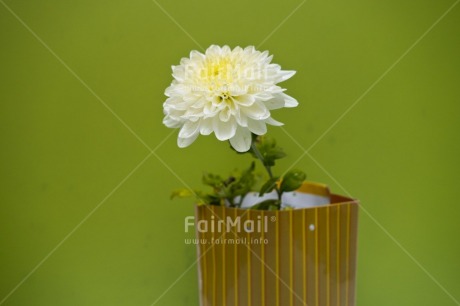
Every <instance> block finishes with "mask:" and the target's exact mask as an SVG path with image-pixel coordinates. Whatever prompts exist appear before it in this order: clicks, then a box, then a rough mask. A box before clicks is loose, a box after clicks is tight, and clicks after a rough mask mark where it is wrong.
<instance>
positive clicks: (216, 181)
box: [203, 173, 224, 188]
mask: <svg viewBox="0 0 460 306" xmlns="http://www.w3.org/2000/svg"><path fill="white" fill-rule="evenodd" d="M203 184H205V185H208V186H211V187H213V188H221V187H222V186H223V184H224V182H223V179H222V178H221V177H220V176H219V175H216V174H212V173H205V174H203Z"/></svg>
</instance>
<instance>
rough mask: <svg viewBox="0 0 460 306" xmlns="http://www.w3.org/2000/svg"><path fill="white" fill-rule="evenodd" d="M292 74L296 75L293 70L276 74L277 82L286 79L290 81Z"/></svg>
mask: <svg viewBox="0 0 460 306" xmlns="http://www.w3.org/2000/svg"><path fill="white" fill-rule="evenodd" d="M294 74H296V71H294V70H281V71H279V72H278V76H279V81H278V82H282V81H286V80H287V79H290V78H291V77H292V76H293V75H294Z"/></svg>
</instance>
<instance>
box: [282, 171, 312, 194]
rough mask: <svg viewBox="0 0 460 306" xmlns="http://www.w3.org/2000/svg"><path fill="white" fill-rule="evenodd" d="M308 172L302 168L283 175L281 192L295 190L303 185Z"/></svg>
mask: <svg viewBox="0 0 460 306" xmlns="http://www.w3.org/2000/svg"><path fill="white" fill-rule="evenodd" d="M306 177H307V176H306V174H305V173H304V172H303V171H301V170H295V169H293V170H290V171H289V172H288V173H286V175H285V176H284V177H283V180H282V181H281V186H280V190H281V192H286V191H294V190H296V189H298V188H299V187H300V186H302V183H303V181H304V180H305V178H306Z"/></svg>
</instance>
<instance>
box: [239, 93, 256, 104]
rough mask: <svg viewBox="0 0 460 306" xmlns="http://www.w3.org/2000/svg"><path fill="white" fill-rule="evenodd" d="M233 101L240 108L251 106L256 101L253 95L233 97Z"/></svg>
mask: <svg viewBox="0 0 460 306" xmlns="http://www.w3.org/2000/svg"><path fill="white" fill-rule="evenodd" d="M233 100H234V101H235V102H236V103H238V104H240V105H242V106H251V105H252V103H254V102H255V101H256V99H255V98H254V96H253V95H241V96H236V97H233Z"/></svg>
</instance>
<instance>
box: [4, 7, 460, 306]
mask: <svg viewBox="0 0 460 306" xmlns="http://www.w3.org/2000/svg"><path fill="white" fill-rule="evenodd" d="M3 1H4V2H3ZM457 2H458V1H457ZM158 3H159V4H160V5H161V6H162V7H163V10H164V11H163V10H162V9H161V8H160V6H159V5H157V3H155V2H152V1H149V0H143V1H140V0H133V1H120V0H115V1H90V0H80V1H57V0H42V1H19V0H15V1H14V0H8V1H7V0H1V1H0V46H1V48H0V99H1V110H0V122H1V123H0V124H1V151H0V157H1V158H0V162H1V189H0V201H1V202H0V203H1V207H0V301H1V302H0V305H2V306H3V305H5V306H7V305H8V306H9V305H152V304H153V303H154V302H155V303H156V304H155V305H166V306H171V305H198V301H197V280H196V279H197V276H196V267H194V266H192V267H191V268H190V269H189V270H187V269H188V268H189V267H190V265H191V264H193V262H194V259H195V249H194V247H193V246H187V245H185V244H184V238H185V237H190V234H186V233H184V229H183V224H184V223H183V222H184V217H185V216H187V215H190V214H192V213H193V205H192V203H190V201H186V200H180V201H175V202H172V201H170V200H169V192H170V190H172V189H174V188H177V187H182V186H183V184H184V183H185V184H187V185H189V186H192V187H200V177H201V173H202V171H203V170H214V171H216V172H220V173H226V172H228V171H230V170H232V168H233V167H234V166H238V165H239V166H240V167H243V166H246V165H247V161H248V160H247V159H246V158H245V157H241V156H237V155H236V154H234V153H233V152H231V151H230V150H229V149H228V145H227V144H226V143H221V142H218V141H217V140H216V139H215V138H214V136H209V137H201V138H199V139H198V140H197V141H196V142H195V143H194V144H193V145H192V146H191V147H189V148H186V149H179V148H177V146H176V136H177V131H174V132H173V134H170V133H171V130H168V129H167V128H166V127H164V126H163V125H162V123H161V121H162V118H163V114H162V103H163V101H164V100H165V97H164V95H163V92H164V89H165V88H166V87H167V86H168V85H169V83H170V82H171V71H170V66H171V65H175V64H178V62H179V60H180V58H181V57H183V56H187V55H188V53H189V51H190V50H192V49H198V50H201V47H200V46H199V45H201V46H202V47H203V48H206V47H207V46H209V45H210V44H220V45H223V44H228V45H230V46H232V47H234V46H237V45H240V46H246V45H255V46H257V47H258V48H259V49H261V50H265V49H267V50H269V51H270V52H271V53H273V54H274V55H275V58H274V62H276V63H279V64H281V65H282V67H283V68H285V69H293V70H297V74H296V75H295V76H294V77H293V78H292V79H291V80H289V81H287V82H285V83H283V86H284V87H286V88H288V94H290V95H292V96H294V97H296V98H297V99H298V100H299V102H300V105H299V107H298V108H296V109H283V110H279V111H276V112H274V114H273V115H274V118H276V119H278V120H280V121H282V122H284V123H285V124H286V125H285V130H286V131H287V133H289V134H291V135H292V136H293V137H294V139H295V140H296V141H298V142H299V144H300V145H301V146H303V147H304V148H309V147H310V146H311V145H312V144H315V145H314V146H313V147H312V149H311V151H309V153H310V154H311V157H313V158H314V159H315V160H316V161H317V162H318V163H316V162H315V161H314V160H313V159H312V158H310V156H308V155H304V156H303V157H302V158H301V159H300V160H298V158H299V157H300V156H301V155H302V153H303V150H302V149H301V148H300V147H299V146H298V145H297V144H296V143H295V142H294V141H293V140H292V139H291V138H289V137H288V136H287V134H286V133H285V132H283V130H282V129H280V128H271V129H270V134H272V135H274V136H275V137H276V138H277V139H278V141H279V143H280V144H281V145H282V146H283V147H284V148H285V150H286V151H287V152H288V154H289V156H288V157H287V158H286V159H285V160H283V161H282V162H280V163H279V166H278V168H277V170H276V171H277V172H283V171H284V170H285V169H287V168H288V167H290V166H291V165H292V164H293V163H294V162H296V165H295V166H296V167H297V168H302V169H305V170H306V172H307V173H308V177H309V179H310V180H315V181H320V182H325V183H327V184H329V185H330V186H331V188H332V190H333V191H334V192H336V193H341V194H351V195H352V196H354V197H357V198H359V199H360V200H361V201H362V208H363V209H362V210H361V215H360V237H359V238H360V239H359V268H358V292H357V298H358V305H360V306H367V305H372V306H379V305H404V306H409V305H417V306H422V305H430V306H432V305H460V303H459V302H458V301H459V300H460V281H459V279H460V278H459V274H460V261H459V258H460V240H459V234H460V222H459V220H460V201H459V200H458V196H457V192H458V186H459V185H460V179H459V177H460V176H459V158H458V156H460V137H459V131H460V121H459V112H460V103H459V102H460V86H459V84H460V82H459V81H460V75H459V71H460V58H459V54H460V35H459V30H460V5H458V6H456V7H454V8H453V9H452V10H451V11H450V12H449V13H448V14H447V15H446V16H445V17H444V18H443V19H442V20H440V21H439V23H437V24H436V25H435V26H434V27H433V28H432V29H431V30H430V31H429V32H428V33H426V31H427V30H429V29H430V27H431V26H433V24H434V23H435V22H436V21H437V20H438V18H439V17H441V16H442V15H443V14H444V13H445V12H446V11H447V10H448V9H449V7H451V5H452V4H454V1H453V0H436V1H434V0H404V1H400V0H388V1H376V0H375V1H364V0H352V1H332V0H331V1H316V0H307V1H305V2H301V1H299V0H285V1H279V0H277V1H252V0H250V1H248V0H245V1H243V0H235V1H232V2H229V1H222V0H214V1H211V0H196V1H181V2H180V1H177V0H176V1H165V0H159V2H158ZM5 4H6V5H7V6H8V7H9V8H10V9H11V10H12V11H13V12H14V14H17V16H18V17H19V18H20V19H21V20H22V21H23V22H24V24H22V23H21V22H20V21H19V20H18V19H17V18H16V17H15V16H14V15H13V14H12V12H10V11H9V10H8V9H7V7H6V6H5ZM296 8H297V10H296V11H295V12H294V13H293V14H292V15H290V14H291V13H292V12H293V11H294V10H295V9H296ZM165 12H166V13H165ZM168 14H169V16H168ZM289 16H290V17H289ZM170 17H172V18H173V19H174V20H176V22H174V21H173V20H172V19H171V18H170ZM288 17H289V18H288ZM177 23H178V24H180V26H178V25H177ZM25 25H26V26H27V27H29V29H30V30H31V31H33V32H34V33H35V34H36V35H37V37H34V35H33V34H32V33H31V32H30V31H29V30H28V29H27V27H26V26H25ZM181 27H182V29H181ZM183 30H185V31H186V32H188V33H189V34H186V33H185V31H183ZM424 33H426V35H424ZM423 35H424V36H423ZM420 38H422V39H421V40H419V39H420ZM40 40H41V42H40ZM416 42H417V44H416V45H415V46H414V45H413V44H414V43H416ZM44 44H46V46H48V48H50V49H47V47H45V46H44ZM411 46H412V47H411ZM407 51H409V52H407ZM406 52H407V53H406ZM53 53H54V54H53ZM403 55H404V56H403ZM401 56H403V57H402V58H401ZM69 69H70V70H71V71H72V72H71V71H70V70H69ZM355 102H357V103H356V104H354V103H355ZM104 104H105V105H104ZM352 105H354V107H353V108H351V109H349V108H350V107H351V106H352ZM109 108H110V109H111V110H112V111H113V113H112V112H111V111H110V110H109ZM348 109H349V111H348V112H346V111H347V110H348ZM345 112H346V113H345ZM344 113H345V116H343V117H341V116H342V115H343V114H344ZM114 114H116V116H118V118H117V117H116V116H115V115H114ZM339 118H340V120H339V121H337V120H338V119H339ZM119 119H121V120H122V121H123V122H124V124H123V123H122V122H121V121H120V120H119ZM330 127H332V128H331V129H330ZM130 129H131V131H130ZM325 132H327V133H326V134H324V133H325ZM134 134H136V135H137V136H138V138H139V139H141V140H142V141H143V142H144V143H145V144H146V145H147V146H148V147H150V148H151V149H156V151H155V154H151V155H149V153H150V151H149V149H148V148H147V147H146V146H144V144H143V143H142V142H141V141H139V139H138V138H137V137H136V136H135V135H134ZM168 136H169V137H168ZM317 140H319V141H317ZM145 158H146V159H145ZM144 159H145V161H144ZM142 161H144V162H143V163H142V164H141V165H139V164H140V163H141V162H142ZM137 166H138V167H137ZM136 167H137V168H136ZM168 168H169V169H168ZM133 169H134V171H133ZM10 293H11V294H10ZM5 298H6V300H5Z"/></svg>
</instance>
